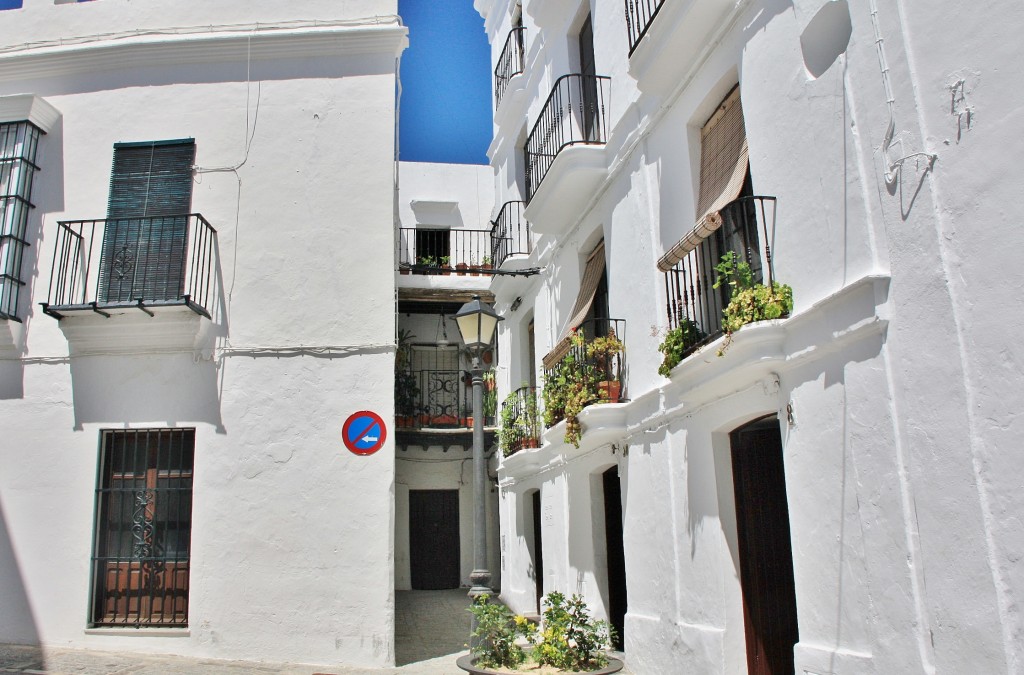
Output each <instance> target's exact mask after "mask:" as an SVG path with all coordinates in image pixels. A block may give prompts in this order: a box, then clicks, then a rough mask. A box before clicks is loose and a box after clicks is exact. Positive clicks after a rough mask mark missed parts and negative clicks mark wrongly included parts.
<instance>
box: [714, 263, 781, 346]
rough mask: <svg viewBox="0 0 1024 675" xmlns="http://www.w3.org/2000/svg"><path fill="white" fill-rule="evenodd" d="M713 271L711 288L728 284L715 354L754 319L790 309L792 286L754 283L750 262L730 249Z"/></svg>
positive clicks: (779, 313) (773, 317)
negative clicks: (721, 337)
mask: <svg viewBox="0 0 1024 675" xmlns="http://www.w3.org/2000/svg"><path fill="white" fill-rule="evenodd" d="M715 271H716V272H718V280H717V281H715V288H720V287H721V286H722V284H728V285H729V286H731V287H732V296H731V297H730V299H729V304H728V305H727V306H726V308H725V310H724V311H723V312H722V330H724V331H725V333H726V339H725V343H724V344H723V345H722V348H721V349H719V350H718V355H719V356H724V355H725V350H726V349H728V347H729V344H730V343H731V342H732V334H733V333H734V332H736V331H738V330H739V329H740V328H742V327H743V326H745V325H747V324H748V323H754V322H755V321H767V320H770V319H780V318H783V317H786V316H789V313H790V312H792V311H793V289H792V288H791V287H790V286H789V285H787V284H780V283H778V282H773V283H772V285H771V287H770V288H769V287H768V286H766V285H764V284H758V283H754V274H753V272H752V271H751V269H750V265H749V264H747V263H746V262H743V261H741V260H739V256H737V255H736V253H735V252H734V251H729V252H728V253H726V254H725V255H723V256H722V260H721V262H720V263H718V265H716V266H715Z"/></svg>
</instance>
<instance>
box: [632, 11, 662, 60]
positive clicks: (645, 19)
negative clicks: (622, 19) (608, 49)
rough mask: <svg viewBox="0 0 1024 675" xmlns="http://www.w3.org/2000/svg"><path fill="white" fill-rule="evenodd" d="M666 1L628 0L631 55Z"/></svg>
mask: <svg viewBox="0 0 1024 675" xmlns="http://www.w3.org/2000/svg"><path fill="white" fill-rule="evenodd" d="M664 4H665V0H626V32H627V33H628V34H629V55H630V56H632V55H633V52H635V51H636V47H637V45H639V44H640V41H641V40H643V39H644V36H645V35H647V30H648V29H649V28H650V27H651V23H653V22H654V17H656V16H658V12H659V11H660V10H661V6H662V5H664Z"/></svg>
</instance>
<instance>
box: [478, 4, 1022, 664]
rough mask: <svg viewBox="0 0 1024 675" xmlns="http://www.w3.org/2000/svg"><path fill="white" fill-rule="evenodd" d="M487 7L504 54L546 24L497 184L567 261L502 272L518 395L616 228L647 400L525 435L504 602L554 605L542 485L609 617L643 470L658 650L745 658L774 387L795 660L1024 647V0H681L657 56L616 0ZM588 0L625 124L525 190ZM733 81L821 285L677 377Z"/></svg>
mask: <svg viewBox="0 0 1024 675" xmlns="http://www.w3.org/2000/svg"><path fill="white" fill-rule="evenodd" d="M627 4H628V5H634V6H635V5H648V4H649V5H650V6H651V7H653V6H655V5H657V4H661V3H656V2H653V1H652V2H650V3H645V2H640V3H627ZM475 5H476V7H477V9H478V10H479V11H480V13H481V14H482V15H483V16H484V18H485V21H486V27H487V30H488V34H489V37H490V41H491V44H492V48H493V52H492V53H493V57H494V58H493V60H494V62H495V64H496V66H498V67H500V66H501V61H500V56H501V54H502V52H503V50H504V48H505V46H506V44H509V42H507V40H509V38H508V36H509V34H510V31H511V30H512V28H513V26H514V25H515V24H514V21H515V20H516V19H517V18H519V17H520V16H521V22H522V25H523V26H524V31H525V33H524V34H525V37H524V39H523V45H524V53H525V68H524V69H523V72H522V73H521V74H514V75H512V76H511V77H510V78H509V79H508V80H507V82H505V83H504V84H505V85H506V88H505V91H504V95H503V97H502V98H501V100H500V102H499V103H498V104H497V106H496V111H495V138H494V142H493V143H492V145H491V148H490V150H489V156H490V158H491V163H492V166H493V167H494V169H495V171H496V195H497V196H496V199H495V202H496V204H501V203H503V202H506V201H510V200H527V199H528V200H529V205H528V206H527V208H526V210H525V219H526V220H527V221H529V223H530V227H531V229H532V230H533V232H534V234H535V236H536V245H535V247H534V249H533V252H532V253H531V254H530V255H529V256H528V258H527V259H526V260H525V261H523V262H522V264H523V265H525V266H528V267H529V266H535V267H538V268H541V269H542V273H541V274H540V275H538V276H536V277H531V278H529V279H522V278H496V279H495V280H494V282H493V284H492V290H493V291H494V293H495V297H496V303H495V306H496V309H498V311H499V313H501V314H502V315H503V316H504V317H505V318H506V321H505V322H504V323H503V324H501V327H500V330H501V333H500V336H499V351H500V352H501V353H502V354H503V355H506V356H508V355H511V358H510V359H506V360H505V361H504V362H503V365H505V366H507V368H504V369H502V370H501V371H499V372H500V377H499V386H500V389H501V392H502V395H504V394H505V393H507V392H509V391H510V390H512V389H515V388H516V387H518V386H520V383H521V382H523V381H528V380H530V376H531V372H530V371H531V367H530V366H529V365H528V364H529V363H531V360H530V358H529V348H528V346H527V345H528V344H529V343H528V337H527V326H528V325H529V324H530V322H531V321H532V322H533V326H534V332H535V347H534V348H533V359H532V363H533V364H535V365H534V366H533V371H534V372H533V373H532V375H533V376H534V377H535V379H537V381H538V382H540V381H541V380H542V378H540V377H539V375H540V373H539V371H540V370H541V360H542V356H543V355H544V354H545V353H547V352H548V350H549V349H551V348H552V347H554V346H555V344H556V343H557V342H558V341H559V339H560V338H561V337H562V336H563V335H564V334H565V332H566V331H567V330H568V329H570V328H573V327H574V326H572V325H570V323H571V317H570V315H571V314H572V310H573V308H574V303H575V302H576V301H577V297H578V293H579V289H580V287H581V278H582V277H583V276H584V270H585V267H586V264H587V258H588V255H589V254H590V252H591V251H592V250H594V248H595V246H596V245H597V244H598V243H599V242H600V241H601V240H602V239H603V241H604V246H605V266H606V273H607V286H608V291H607V303H608V309H609V312H610V317H613V318H616V319H622V320H624V321H625V324H626V326H628V332H627V333H626V334H625V336H624V341H625V343H626V354H627V356H626V360H627V375H626V376H625V378H624V379H625V383H624V386H625V390H626V394H627V396H628V401H627V402H624V403H619V404H604V405H592V406H590V407H588V408H586V409H585V410H584V412H583V414H582V416H581V421H582V425H583V437H582V443H581V446H580V447H579V448H578V449H577V448H575V447H573V446H572V445H569V444H566V443H565V442H564V441H563V435H564V433H565V429H564V423H560V424H558V425H556V426H554V428H552V429H548V430H546V431H545V432H544V434H543V444H542V446H541V447H540V448H537V449H532V450H520V451H519V452H517V453H515V454H513V455H511V456H510V457H507V458H505V459H504V460H503V462H502V464H501V467H500V469H499V472H498V473H499V484H500V489H501V498H500V512H501V528H502V536H503V538H504V540H505V542H506V548H505V551H504V556H503V559H502V572H503V579H504V583H503V586H502V597H503V598H504V599H505V601H506V602H507V603H508V604H509V605H510V606H511V607H512V608H513V609H515V610H516V611H519V612H525V613H533V612H535V611H536V610H537V607H536V599H535V593H536V590H537V588H536V582H535V578H534V577H535V576H536V573H535V572H536V563H537V557H536V550H535V549H536V543H535V542H536V539H535V536H534V535H535V533H534V525H533V523H534V514H533V505H532V500H533V493H534V492H535V491H537V490H539V491H540V504H541V507H540V508H541V513H540V514H538V517H537V519H536V520H537V522H539V525H540V529H541V533H540V535H541V536H540V538H539V539H540V541H541V542H542V544H543V567H542V569H541V570H540V575H541V577H542V583H543V590H544V592H548V591H550V590H560V591H563V592H567V593H571V592H579V593H582V594H583V595H584V596H585V597H586V599H587V600H588V602H589V603H590V604H591V606H592V607H594V608H595V609H596V611H597V613H598V614H599V615H603V616H607V615H609V614H610V612H611V610H610V609H609V607H610V604H611V602H612V601H611V600H610V597H609V596H610V584H609V573H608V569H609V565H610V563H609V555H610V553H609V551H608V548H609V547H608V545H607V543H606V541H605V537H606V533H607V530H606V522H605V516H604V514H603V509H604V497H603V486H602V474H603V473H604V472H605V471H607V470H608V469H610V468H617V471H618V475H619V477H620V480H621V492H622V500H621V508H622V526H623V540H624V546H623V547H622V548H623V550H624V556H625V576H626V589H627V594H628V603H627V604H628V610H627V612H626V614H625V624H624V625H625V630H624V633H625V636H624V637H625V645H624V648H625V652H626V655H627V658H628V660H629V663H630V667H631V668H632V669H633V670H634V672H642V673H677V672H684V671H685V672H696V673H742V672H745V669H746V668H747V667H748V664H747V657H746V652H747V645H746V640H745V624H744V612H743V607H744V605H743V603H744V599H745V597H746V598H747V599H748V600H749V599H750V598H749V597H747V596H745V592H746V593H748V594H749V593H750V592H751V591H750V589H749V588H748V589H746V591H745V589H744V584H743V583H742V582H741V580H740V579H741V558H743V557H744V556H743V555H741V551H740V548H741V545H740V543H739V539H740V537H739V535H738V532H737V517H736V508H737V507H736V495H735V494H734V483H733V467H732V460H731V452H732V451H733V450H732V446H731V443H730V435H729V434H730V432H733V431H734V430H737V429H738V428H740V427H742V426H743V425H745V424H746V423H748V422H750V421H752V420H756V419H758V418H760V417H763V416H765V415H777V417H778V420H779V423H778V426H779V429H780V432H781V441H782V447H783V460H784V470H785V474H784V476H785V494H786V495H787V499H788V514H789V517H788V527H789V529H790V536H791V550H792V557H793V562H792V568H793V578H794V582H795V592H794V593H793V597H794V599H795V605H796V617H797V622H798V627H799V638H798V640H797V641H796V643H795V645H794V646H793V648H792V655H791V657H790V663H791V666H790V667H795V669H796V672H806V673H815V674H824V673H858V674H861V673H897V672H899V673H909V672H951V673H954V672H955V673H960V672H986V673H997V672H998V673H1015V672H1020V671H1021V668H1022V667H1024V651H1022V647H1021V645H1024V617H1022V615H1021V611H1020V607H1019V605H1020V596H1021V594H1022V593H1024V576H1022V572H1021V569H1022V568H1021V566H1020V564H1019V558H1020V548H1021V546H1022V545H1024V529H1022V526H1021V519H1020V518H1019V516H1018V514H1019V513H1021V512H1022V506H1024V504H1022V497H1021V491H1020V489H1019V487H1020V483H1021V479H1022V476H1024V461H1022V460H1021V458H1020V455H1019V453H1017V452H1014V450H1013V449H1014V448H1016V447H1018V446H1019V445H1020V443H1021V440H1022V438H1021V430H1020V429H1019V428H1018V427H1019V425H1017V424H1015V422H1014V420H1015V418H1016V411H1017V410H1019V409H1020V407H1021V405H1022V400H1021V397H1022V394H1021V391H1022V388H1021V386H1020V385H1021V358H1022V352H1021V349H1020V348H1019V347H1018V346H1016V345H1015V343H1014V342H1013V341H1012V340H1011V339H1009V338H1007V337H1006V336H1008V335H1012V331H1013V329H1014V327H1015V326H1016V325H1017V323H1019V318H1018V315H1019V312H1018V311H1017V309H1016V308H1019V307H1020V299H1019V297H1017V296H1018V293H1017V286H1019V271H1018V269H1017V266H1016V265H1015V264H1014V261H1013V255H1014V254H1013V251H1015V250H1016V249H1017V248H1019V246H1020V243H1021V234H1020V233H1019V228H1017V227H1016V224H1015V222H1014V219H1013V217H1012V215H1010V214H1011V213H1012V208H1013V207H1012V204H1013V203H1014V201H1015V199H1016V198H1017V196H1018V193H1019V190H1018V189H1016V188H1017V187H1019V182H1020V181H1019V171H1018V170H1016V169H1015V168H1014V166H1013V164H1012V163H1013V162H1014V161H1015V158H1016V157H1017V154H1016V151H1018V150H1021V149H1022V145H1024V140H1022V139H1021V138H1020V134H1019V133H1017V129H1018V128H1019V127H1020V126H1021V121H1022V120H1021V110H1022V107H1021V105H1020V101H1019V99H1020V97H1021V96H1022V94H1021V93H1020V91H1019V87H1016V86H1015V79H1016V78H1017V75H1018V68H1017V67H1016V64H1018V63H1019V62H1020V60H1021V56H1022V55H1021V49H1020V47H1019V41H1017V40H1015V39H1014V38H1013V35H1014V33H1015V32H1016V31H1017V30H1019V28H1020V27H1021V26H1022V25H1024V24H1022V19H1024V16H1022V14H1021V11H1020V9H1019V8H1018V7H1016V6H1014V5H1013V3H1009V2H994V3H986V5H985V7H984V8H975V9H974V11H971V12H964V11H962V8H961V7H960V6H959V5H955V6H954V5H953V4H949V5H948V7H940V6H936V5H935V3H931V4H928V5H927V6H925V5H913V4H912V3H909V4H908V3H903V2H897V3H876V2H874V1H873V0H872V1H871V2H855V3H847V2H845V1H842V0H839V1H833V2H821V1H820V0H817V1H809V2H803V1H795V2H772V1H766V2H720V1H717V0H692V1H686V2H671V1H666V2H664V3H663V4H661V8H660V11H659V12H658V14H657V15H656V16H655V17H654V18H653V21H651V22H650V26H649V28H648V30H647V33H646V35H645V36H644V37H643V38H642V39H641V40H640V41H639V43H638V45H637V47H636V49H635V50H634V51H633V53H632V55H630V53H629V52H630V45H629V41H628V37H627V30H626V26H625V23H624V21H623V11H622V10H623V7H622V3H621V2H619V1H618V0H583V1H582V2H550V1H549V0H524V1H523V2H522V3H521V8H520V7H519V6H518V4H517V3H516V2H512V1H510V0H476V2H475ZM876 5H879V6H878V7H877V8H876ZM944 10H945V11H944ZM520 12H521V14H520ZM588 14H589V15H590V16H591V18H592V26H593V41H594V44H595V47H596V48H595V50H594V52H595V53H594V62H595V68H594V70H595V72H596V74H597V75H599V76H607V77H608V78H609V80H608V84H607V85H601V87H604V86H607V90H605V89H603V88H601V89H600V92H601V93H600V94H599V95H598V96H599V98H600V102H601V103H600V106H601V111H602V113H601V114H602V115H606V117H605V118H604V119H605V120H606V122H599V123H598V124H599V125H601V124H605V123H606V129H607V134H606V136H605V137H604V138H601V139H597V141H596V142H592V143H580V144H576V145H570V146H567V147H564V148H562V149H561V150H560V151H558V152H557V156H556V157H555V159H554V161H553V162H552V164H551V167H550V168H549V169H548V171H547V173H546V175H545V176H544V177H543V181H542V182H541V183H540V185H539V188H536V190H535V191H534V192H533V194H532V195H528V194H527V191H526V190H527V180H526V178H527V177H526V175H525V173H526V172H525V171H524V168H523V167H524V150H523V148H524V146H525V145H527V139H528V137H529V135H530V133H531V130H533V129H534V125H537V124H541V123H543V120H544V119H545V106H546V105H548V106H550V103H549V100H551V99H549V96H551V97H554V96H555V95H554V94H552V91H553V88H554V87H555V85H556V83H557V82H558V78H560V77H561V76H563V75H566V74H570V73H578V72H580V69H581V63H584V62H585V61H586V59H585V58H584V57H581V56H580V49H579V44H578V43H579V40H580V37H579V36H580V34H581V30H582V29H583V27H584V24H585V21H586V18H587V15H588ZM951 15H955V16H956V19H955V20H947V19H945V18H943V17H947V16H951ZM514 70H515V69H512V70H511V71H507V72H514ZM736 85H738V88H739V93H740V99H741V101H742V111H743V122H744V126H745V133H746V140H747V143H748V145H749V170H750V176H751V179H752V185H753V194H755V195H770V196H774V197H776V198H777V200H778V201H777V219H776V222H775V227H774V229H773V231H771V232H770V233H769V239H770V243H771V254H772V260H773V263H774V273H775V278H776V279H777V280H780V281H782V282H785V283H787V284H790V285H791V286H792V288H793V292H794V297H795V308H794V311H793V313H792V315H791V316H790V317H789V318H786V319H781V320H777V321H772V322H765V323H760V324H756V325H750V326H747V327H745V328H743V329H742V330H740V331H738V332H737V333H735V335H734V337H733V339H732V342H731V345H729V347H728V350H727V352H726V354H725V355H724V356H722V357H719V356H717V355H716V352H717V350H718V347H720V346H721V345H722V344H723V341H724V340H725V338H719V339H718V340H716V341H715V342H713V343H712V344H710V345H707V346H705V347H703V348H702V349H700V350H699V351H698V352H697V353H696V354H693V355H691V356H689V357H688V358H686V359H685V360H684V361H683V362H682V363H681V364H679V365H678V366H677V367H676V368H675V369H674V370H673V371H672V373H671V377H670V378H664V377H662V376H661V375H659V374H658V373H657V369H658V365H659V364H660V363H661V354H660V353H659V351H658V344H659V342H660V341H661V337H660V336H657V335H652V334H651V333H652V331H651V327H652V326H654V327H656V328H661V329H662V330H664V328H665V327H666V322H667V317H666V305H667V303H668V301H669V298H668V297H666V296H667V290H666V286H665V281H664V275H663V273H662V272H661V271H659V270H658V268H657V266H656V265H657V262H658V260H659V258H660V257H661V256H662V255H663V254H664V253H666V251H668V250H669V249H670V248H671V247H672V246H673V244H675V243H676V242H677V241H678V240H679V239H680V238H681V237H683V235H685V234H686V233H687V232H689V231H690V230H691V229H692V228H693V227H694V224H695V222H696V221H697V220H698V218H699V217H700V216H701V215H702V214H701V213H700V212H698V208H697V202H698V199H699V194H700V189H701V188H700V180H701V176H700V166H701V161H702V148H701V129H702V127H704V126H705V123H706V121H707V120H709V118H710V117H711V116H712V114H713V113H714V112H715V110H716V107H717V106H718V105H719V103H720V102H722V101H723V99H724V98H725V97H726V95H727V94H729V92H730V91H731V90H732V89H733V87H734V86H736ZM595 89H598V88H597V87H595ZM890 99H891V101H890ZM548 110H550V107H549V108H548ZM575 114H577V115H579V113H575ZM890 122H891V123H892V131H891V132H890V135H889V136H890V137H887V128H888V127H889V125H890ZM566 124H569V123H566ZM576 124H577V125H578V126H581V125H582V123H581V122H579V121H578V120H577V122H576ZM577 140H578V139H577ZM591 140H593V139H591ZM933 157H934V159H933ZM534 178H535V176H534ZM763 255H764V254H763V252H762V257H763ZM715 262H717V261H715ZM513 304H515V307H516V308H515V309H514V310H513V309H512V305H513ZM620 337H621V336H620Z"/></svg>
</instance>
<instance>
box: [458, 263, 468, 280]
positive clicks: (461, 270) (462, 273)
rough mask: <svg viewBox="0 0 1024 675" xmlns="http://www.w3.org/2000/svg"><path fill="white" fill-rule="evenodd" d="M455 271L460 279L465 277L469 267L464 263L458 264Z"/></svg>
mask: <svg viewBox="0 0 1024 675" xmlns="http://www.w3.org/2000/svg"><path fill="white" fill-rule="evenodd" d="M455 269H456V271H457V272H458V274H459V276H460V277H464V276H466V270H467V269H469V265H467V264H466V263H459V264H457V265H456V266H455Z"/></svg>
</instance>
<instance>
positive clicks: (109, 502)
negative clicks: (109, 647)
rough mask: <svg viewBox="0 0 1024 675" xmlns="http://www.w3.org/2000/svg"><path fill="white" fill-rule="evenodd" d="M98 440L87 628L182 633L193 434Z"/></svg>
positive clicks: (137, 433)
mask: <svg viewBox="0 0 1024 675" xmlns="http://www.w3.org/2000/svg"><path fill="white" fill-rule="evenodd" d="M100 440H101V448H100V469H99V477H98V480H97V488H96V514H97V515H96V538H95V544H94V554H93V559H92V566H93V595H92V611H91V624H92V625H93V626H132V627H140V626H168V627H170V626H174V627H185V626H187V625H188V593H189V562H190V560H189V556H190V541H191V533H192V470H193V465H194V456H195V430H194V429H144V430H116V431H115V430H105V431H102V432H101V439H100Z"/></svg>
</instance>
